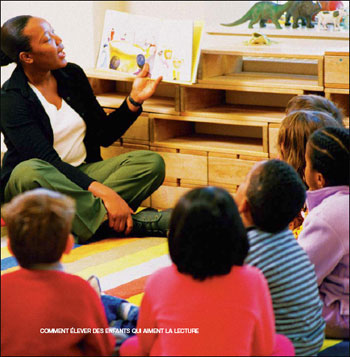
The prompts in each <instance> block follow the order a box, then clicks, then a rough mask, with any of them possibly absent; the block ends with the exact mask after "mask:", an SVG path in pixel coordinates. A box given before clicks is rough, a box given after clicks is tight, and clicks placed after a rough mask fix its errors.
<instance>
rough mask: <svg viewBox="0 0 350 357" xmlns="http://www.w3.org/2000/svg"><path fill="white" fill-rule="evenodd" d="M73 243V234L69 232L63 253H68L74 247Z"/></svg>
mask: <svg viewBox="0 0 350 357" xmlns="http://www.w3.org/2000/svg"><path fill="white" fill-rule="evenodd" d="M74 243H75V242H74V237H73V234H71V233H69V235H68V239H67V244H66V248H65V250H64V252H63V254H69V253H70V252H71V250H72V249H73V247H74Z"/></svg>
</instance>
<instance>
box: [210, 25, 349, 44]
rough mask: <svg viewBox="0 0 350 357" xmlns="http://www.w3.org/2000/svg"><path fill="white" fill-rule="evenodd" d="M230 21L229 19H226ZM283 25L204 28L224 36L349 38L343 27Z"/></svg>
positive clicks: (214, 26)
mask: <svg viewBox="0 0 350 357" xmlns="http://www.w3.org/2000/svg"><path fill="white" fill-rule="evenodd" d="M228 22H230V21H228ZM281 26H282V27H283V28H282V30H281V29H276V27H275V25H274V24H269V23H268V24H266V27H265V28H260V27H259V25H258V24H256V25H254V29H250V28H248V23H245V24H242V25H239V26H235V27H226V26H222V25H211V26H208V27H207V28H206V32H207V33H208V34H211V35H213V34H218V35H226V36H242V35H243V36H249V38H250V36H251V35H252V33H253V32H258V33H261V34H264V35H267V36H268V37H279V38H284V37H289V38H296V37H297V38H303V39H309V40H312V39H323V40H324V39H325V40H348V39H349V31H348V30H345V29H341V30H340V31H332V30H328V31H326V30H318V28H317V26H316V27H315V28H313V29H309V28H307V27H299V28H297V29H293V28H291V26H289V27H284V25H283V24H281Z"/></svg>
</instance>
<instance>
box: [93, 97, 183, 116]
mask: <svg viewBox="0 0 350 357" xmlns="http://www.w3.org/2000/svg"><path fill="white" fill-rule="evenodd" d="M127 95H128V93H103V94H99V95H97V96H96V98H97V100H98V102H99V103H100V105H101V106H102V107H106V108H119V107H120V105H121V104H122V103H123V101H124V100H125V98H126V96H127ZM142 107H143V111H144V112H148V113H162V114H179V112H178V111H176V110H175V99H174V98H168V97H156V96H153V97H151V98H149V99H148V100H147V101H146V102H145V103H144V104H143V106H142Z"/></svg>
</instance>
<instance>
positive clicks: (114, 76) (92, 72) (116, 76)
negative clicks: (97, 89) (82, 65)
mask: <svg viewBox="0 0 350 357" xmlns="http://www.w3.org/2000/svg"><path fill="white" fill-rule="evenodd" d="M84 72H85V74H86V76H87V77H89V78H96V79H107V80H111V81H123V82H133V81H134V79H135V77H136V76H131V75H127V74H126V75H123V74H121V73H120V72H118V73H114V71H113V70H103V69H96V68H88V69H84Z"/></svg>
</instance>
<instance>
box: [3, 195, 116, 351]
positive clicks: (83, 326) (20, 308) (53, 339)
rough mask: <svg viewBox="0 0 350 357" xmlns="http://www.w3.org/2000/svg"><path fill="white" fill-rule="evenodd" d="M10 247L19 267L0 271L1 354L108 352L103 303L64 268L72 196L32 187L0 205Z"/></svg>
mask: <svg viewBox="0 0 350 357" xmlns="http://www.w3.org/2000/svg"><path fill="white" fill-rule="evenodd" d="M2 213H3V215H4V219H5V221H6V224H7V228H8V237H9V250H10V252H12V253H13V255H14V256H15V257H16V259H17V261H18V263H19V265H20V269H19V270H17V271H14V272H11V273H7V274H5V275H3V276H1V353H2V355H4V356H108V355H111V353H112V352H113V349H114V344H115V340H114V338H113V336H112V335H111V334H109V333H105V328H107V327H108V324H107V321H106V317H105V314H104V311H103V306H102V304H101V301H100V300H99V298H98V296H97V294H96V293H95V291H94V290H93V289H92V287H91V286H90V285H89V283H87V282H86V281H85V280H83V279H81V278H80V277H78V276H74V275H71V274H67V273H64V272H63V269H62V265H61V264H60V262H59V261H60V259H61V256H62V254H69V252H70V251H71V249H72V247H73V245H74V239H73V236H72V235H71V234H70V233H69V232H70V229H71V224H72V220H73V217H74V214H75V209H74V201H73V200H72V199H71V198H68V197H66V196H63V195H62V194H60V193H57V192H52V191H48V190H46V189H42V188H41V189H35V190H33V191H27V192H26V193H24V194H21V195H18V196H16V197H15V198H14V199H13V200H12V201H11V202H10V203H8V204H7V205H5V206H4V207H3V210H2Z"/></svg>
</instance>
